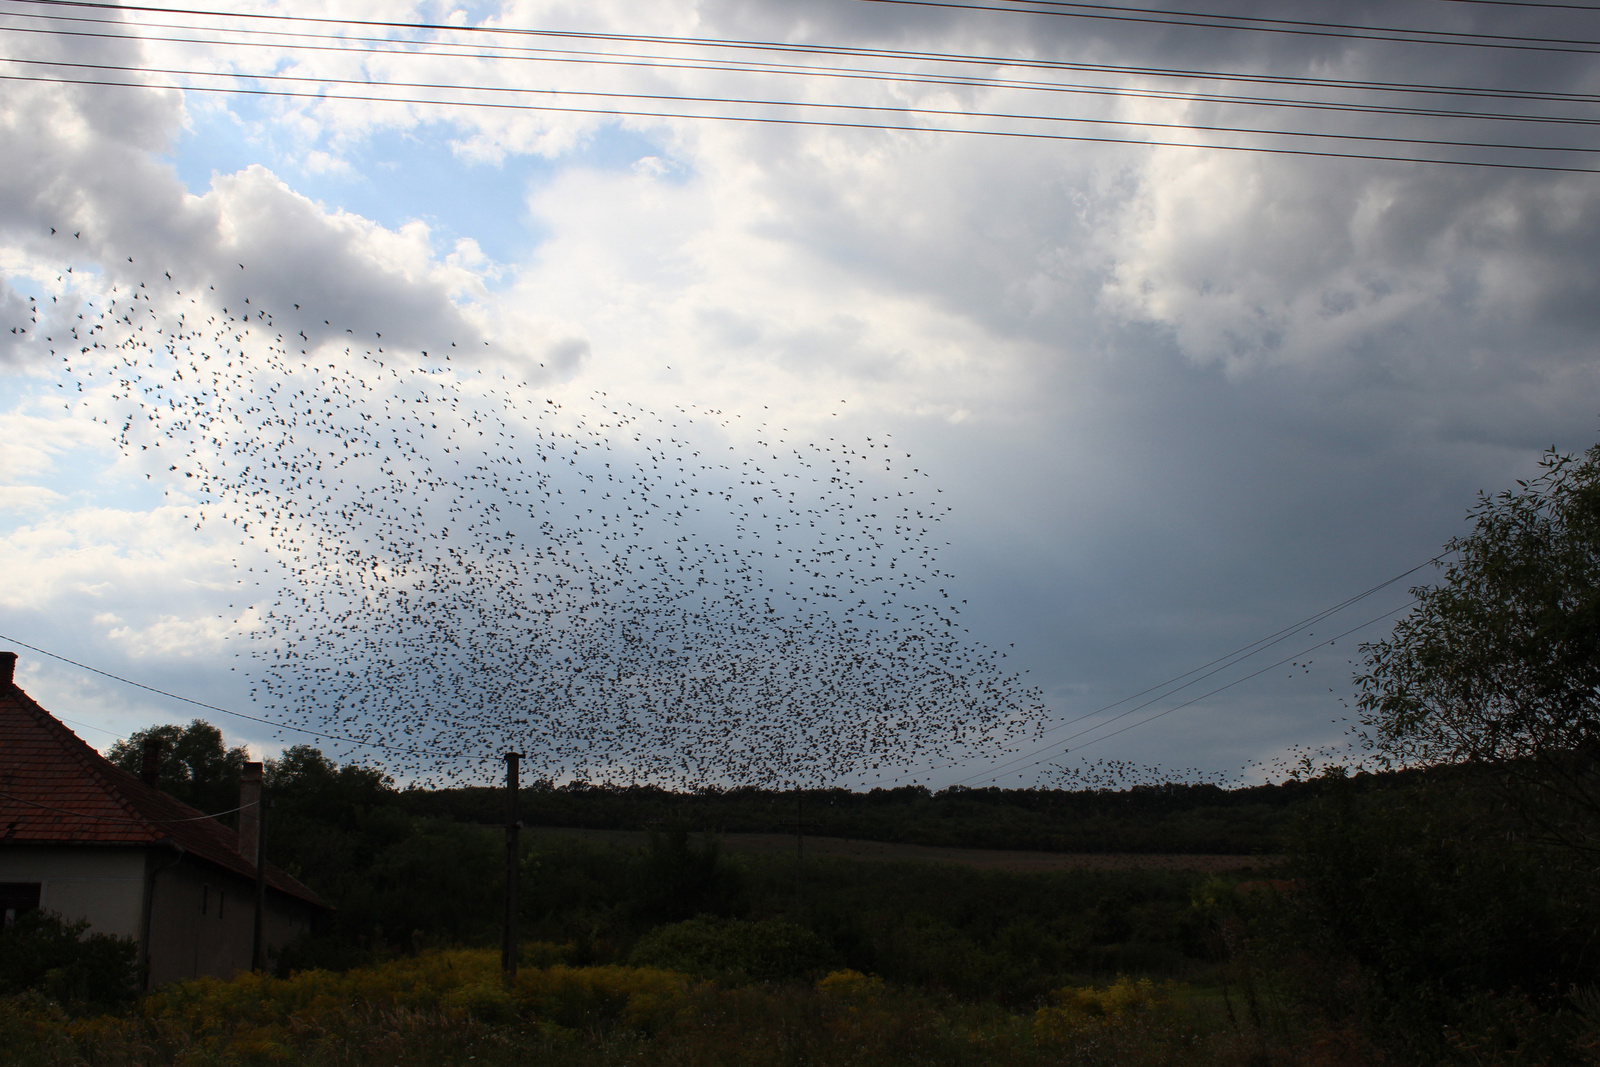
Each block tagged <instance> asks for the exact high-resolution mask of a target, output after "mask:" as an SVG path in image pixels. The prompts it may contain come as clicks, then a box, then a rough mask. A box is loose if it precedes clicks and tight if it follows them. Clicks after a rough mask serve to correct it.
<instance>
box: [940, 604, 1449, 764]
mask: <svg viewBox="0 0 1600 1067" xmlns="http://www.w3.org/2000/svg"><path fill="white" fill-rule="evenodd" d="M1417 603H1418V601H1416V600H1413V601H1411V602H1410V603H1407V604H1402V605H1400V606H1399V607H1397V608H1392V609H1390V610H1389V611H1386V612H1384V613H1383V614H1382V615H1378V616H1375V617H1374V618H1371V619H1368V620H1367V621H1366V622H1363V623H1360V624H1359V625H1356V626H1352V627H1351V628H1350V629H1348V630H1346V631H1344V632H1343V633H1340V634H1335V635H1334V636H1333V637H1330V638H1328V639H1327V640H1326V641H1318V642H1317V643H1316V644H1314V645H1307V646H1306V647H1305V648H1303V649H1301V650H1300V651H1299V652H1296V653H1294V654H1293V655H1290V656H1285V657H1284V658H1283V659H1280V660H1279V661H1278V662H1276V663H1269V664H1267V665H1266V666H1265V667H1262V668H1261V669H1260V670H1257V671H1253V672H1251V673H1250V674H1247V675H1245V676H1244V677H1242V678H1235V679H1234V680H1233V681H1231V682H1228V683H1226V684H1224V685H1219V686H1218V687H1217V688H1215V689H1213V690H1211V691H1210V692H1208V693H1201V694H1200V695H1199V696H1197V697H1191V698H1190V699H1188V700H1185V701H1184V702H1183V703H1182V704H1177V705H1174V706H1173V707H1170V708H1167V709H1165V710H1163V711H1158V712H1156V713H1155V714H1154V715H1151V716H1149V717H1148V718H1144V719H1140V720H1139V721H1137V722H1132V723H1129V724H1128V725H1127V726H1124V727H1122V728H1121V729H1120V730H1113V731H1111V732H1110V733H1109V734H1102V735H1101V736H1099V737H1096V738H1093V739H1091V740H1089V741H1085V742H1084V743H1083V744H1081V745H1079V746H1078V747H1077V749H1067V748H1062V749H1061V752H1060V753H1059V754H1060V755H1063V756H1064V755H1066V754H1067V753H1068V752H1071V751H1080V750H1082V749H1085V748H1088V747H1089V746H1090V745H1096V744H1099V743H1100V742H1101V741H1107V740H1110V739H1111V738H1113V737H1116V736H1117V735H1119V734H1125V733H1127V732H1128V731H1129V730H1132V729H1134V728H1135V727H1139V726H1143V725H1145V724H1146V723H1151V722H1154V721H1156V720H1157V719H1160V718H1164V717H1165V716H1168V715H1171V714H1172V713H1173V712H1175V711H1181V710H1183V709H1184V708H1187V707H1189V706H1190V705H1192V704H1198V703H1199V702H1200V701H1202V700H1205V699H1207V698H1209V697H1214V696H1216V695H1217V694H1218V693H1221V692H1223V691H1224V690H1227V689H1232V688H1233V687H1234V686H1236V685H1239V684H1241V683H1243V682H1248V681H1250V680H1251V679H1252V678H1259V677H1260V676H1261V675H1263V674H1265V673H1267V672H1268V671H1270V670H1274V669H1276V668H1278V667H1281V666H1283V665H1284V664H1285V663H1293V662H1294V661H1295V660H1297V659H1299V658H1300V657H1301V656H1304V655H1305V654H1306V653H1308V652H1315V651H1316V650H1317V649H1319V648H1322V647H1323V646H1324V645H1331V644H1333V643H1334V642H1336V641H1339V640H1341V639H1343V638H1345V637H1349V636H1350V635H1351V634H1353V633H1356V632H1358V631H1360V630H1364V629H1366V628H1367V627H1368V626H1371V625H1372V624H1373V623H1377V622H1382V621H1383V620H1384V619H1387V618H1388V617H1389V616H1391V615H1394V614H1396V613H1397V612H1401V611H1405V610H1406V609H1407V608H1410V607H1413V606H1415V605H1416V604H1417ZM1135 710H1137V709H1135ZM1123 714H1124V715H1125V714H1128V713H1127V712H1124V713H1123ZM1120 718H1122V716H1121V715H1117V716H1114V717H1112V718H1110V719H1107V720H1106V721H1105V722H1102V723H1098V724H1096V725H1094V726H1091V727H1089V728H1088V729H1086V730H1080V731H1078V732H1077V733H1075V734H1072V735H1071V736H1069V737H1064V738H1062V739H1060V740H1059V741H1053V742H1051V743H1050V744H1049V745H1046V746H1044V747H1043V748H1037V749H1034V750H1033V751H1032V752H1028V753H1025V754H1023V755H1021V756H1019V757H1017V759H1015V760H1012V761H1011V762H1010V763H1008V764H1003V765H1002V766H1003V767H1006V768H1010V767H1014V766H1015V765H1016V764H1017V763H1018V762H1019V761H1020V760H1025V759H1030V758H1031V757H1034V756H1038V757H1039V758H1038V759H1035V760H1033V762H1031V763H1028V764H1026V765H1025V767H1024V769H1026V768H1028V767H1037V766H1038V765H1039V764H1041V763H1043V762H1044V761H1045V760H1046V759H1047V758H1049V755H1047V753H1050V752H1051V750H1053V749H1055V748H1057V747H1058V746H1063V745H1065V744H1066V743H1067V742H1069V741H1072V740H1074V739H1075V738H1078V737H1082V736H1084V735H1085V734H1090V733H1093V732H1094V731H1096V730H1099V729H1101V728H1102V727H1105V726H1109V725H1110V724H1111V723H1113V722H1115V721H1116V720H1117V719H1120ZM1004 773H1007V774H1009V773H1011V772H1010V770H1009V769H1008V770H1006V771H1005V772H1004ZM999 777H1000V773H999V772H998V771H997V772H996V773H995V774H992V775H986V774H984V773H983V772H980V773H978V774H974V775H970V776H968V777H966V778H962V779H959V780H958V781H955V782H952V783H950V784H951V785H952V786H955V785H963V784H965V783H967V782H972V781H977V780H980V779H982V780H984V781H994V780H995V779H997V778H999Z"/></svg>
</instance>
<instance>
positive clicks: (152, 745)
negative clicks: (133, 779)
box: [139, 737, 161, 789]
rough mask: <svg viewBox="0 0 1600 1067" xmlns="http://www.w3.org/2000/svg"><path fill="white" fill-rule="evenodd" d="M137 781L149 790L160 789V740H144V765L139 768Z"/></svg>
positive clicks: (148, 738) (155, 738) (150, 738)
mask: <svg viewBox="0 0 1600 1067" xmlns="http://www.w3.org/2000/svg"><path fill="white" fill-rule="evenodd" d="M139 781H141V782H143V783H144V784H145V785H147V786H149V787H150V788H151V789H160V788H161V738H159V737H147V738H145V739H144V763H142V764H141V765H140V766H139Z"/></svg>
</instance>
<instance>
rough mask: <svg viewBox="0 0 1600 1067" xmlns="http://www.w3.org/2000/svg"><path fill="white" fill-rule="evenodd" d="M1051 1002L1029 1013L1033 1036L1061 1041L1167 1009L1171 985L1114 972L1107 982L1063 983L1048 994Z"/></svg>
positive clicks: (1050, 1041) (1170, 1005)
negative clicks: (1100, 983)
mask: <svg viewBox="0 0 1600 1067" xmlns="http://www.w3.org/2000/svg"><path fill="white" fill-rule="evenodd" d="M1051 1000H1052V1001H1053V1002H1054V1003H1051V1004H1048V1005H1046V1006H1045V1007H1043V1008H1040V1009H1039V1010H1038V1012H1036V1013H1035V1014H1034V1017H1033V1033H1034V1039H1035V1040H1037V1041H1038V1042H1039V1043H1040V1044H1046V1045H1048V1044H1061V1043H1063V1042H1067V1041H1071V1040H1074V1039H1077V1038H1081V1037H1083V1036H1084V1035H1085V1034H1090V1033H1093V1032H1095V1031H1098V1030H1104V1029H1108V1028H1116V1027H1121V1026H1127V1025H1129V1024H1130V1023H1133V1022H1134V1021H1136V1020H1142V1019H1149V1018H1150V1017H1152V1016H1156V1015H1159V1014H1164V1013H1168V1012H1170V1011H1171V1010H1172V1008H1173V1006H1174V1001H1173V988H1172V986H1171V985H1161V986H1157V985H1156V984H1155V983H1154V982H1152V981H1151V980H1150V979H1148V978H1140V979H1138V980H1137V981H1135V980H1134V979H1131V978H1129V977H1127V976H1126V975H1118V976H1117V980H1116V981H1115V982H1113V983H1112V984H1111V985H1108V986H1065V987H1063V988H1061V989H1058V990H1056V991H1055V992H1054V993H1052V994H1051Z"/></svg>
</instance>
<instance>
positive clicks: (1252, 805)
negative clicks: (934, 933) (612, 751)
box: [404, 782, 1318, 855]
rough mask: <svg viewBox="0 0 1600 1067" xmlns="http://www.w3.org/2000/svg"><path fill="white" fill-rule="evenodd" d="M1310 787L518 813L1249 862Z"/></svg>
mask: <svg viewBox="0 0 1600 1067" xmlns="http://www.w3.org/2000/svg"><path fill="white" fill-rule="evenodd" d="M1317 789H1318V786H1317V785H1316V784H1315V783H1303V782H1288V783H1285V784H1282V785H1264V786H1258V787H1253V788H1244V789H1223V788H1221V787H1219V786H1215V785H1185V784H1171V783H1168V784H1162V785H1150V786H1137V787H1134V788H1132V789H1125V790H1110V789H1105V790H1065V789H995V788H989V789H965V788H961V787H956V788H953V789H947V790H944V791H942V792H939V793H932V792H930V791H929V790H927V789H926V788H924V787H922V786H904V787H901V788H898V789H874V790H872V791H870V792H865V793H858V792H852V791H850V790H847V789H810V790H805V791H803V792H801V793H799V794H797V793H795V792H774V791H771V790H765V789H730V790H712V789H707V790H701V791H699V792H695V793H675V792H669V791H667V790H662V789H655V788H651V787H649V786H608V785H593V784H590V783H587V782H575V783H570V784H567V785H564V786H561V787H559V788H557V787H553V786H551V785H550V784H549V783H535V784H534V786H533V787H532V788H527V789H524V790H523V791H522V802H521V810H522V817H523V821H524V822H527V823H528V824H530V825H533V826H564V827H581V828H585V829H596V830H601V829H603V830H637V829H644V828H646V827H650V826H658V825H665V824H681V825H684V826H688V827H692V828H693V829H696V830H706V831H713V832H717V833H794V830H795V825H796V822H798V823H799V824H800V825H801V826H802V827H803V828H804V830H805V832H806V833H808V834H813V835H817V836H821V837H847V838H856V839H859V840H865V841H892V842H898V843H906V844H917V845H945V846H951V847H955V848H999V849H1025V850H1034V851H1054V852H1191V853H1193V852H1213V853H1226V854H1237V855H1253V854H1260V853H1271V852H1277V851H1280V850H1281V849H1282V847H1283V843H1284V834H1285V832H1286V829H1287V825H1288V819H1287V815H1288V811H1289V809H1290V808H1291V807H1292V806H1293V805H1294V804H1295V803H1297V802H1298V801H1300V800H1302V799H1304V798H1305V797H1307V796H1309V795H1312V794H1314V793H1315V792H1316V791H1317ZM404 799H405V806H406V809H407V810H408V811H410V812H412V813H413V814H416V815H423V816H437V817H443V818H450V819H457V820H461V821H468V822H482V823H495V822H502V821H503V820H504V819H505V814H504V812H505V801H504V798H503V796H502V794H501V793H500V792H499V791H498V790H494V789H471V788H468V789H444V790H428V791H423V790H417V791H408V792H407V793H406V794H405V798H404Z"/></svg>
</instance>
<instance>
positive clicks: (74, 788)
mask: <svg viewBox="0 0 1600 1067" xmlns="http://www.w3.org/2000/svg"><path fill="white" fill-rule="evenodd" d="M46 844H48V845H99V846H117V845H131V846H140V845H143V846H153V847H160V846H166V847H172V846H177V847H179V848H182V849H183V850H184V851H185V852H186V853H188V854H189V855H192V856H195V857H197V858H199V859H203V860H207V861H209V862H211V863H214V864H216V865H217V866H219V867H223V868H226V869H227V870H230V871H233V872H234V873H236V874H240V875H243V876H244V877H246V878H250V879H254V878H255V876H256V866H255V864H254V863H252V862H250V861H249V860H247V859H245V858H244V857H243V856H241V855H239V835H238V834H237V833H235V832H234V831H232V830H230V829H228V828H227V827H226V826H223V825H222V824H221V823H219V822H217V821H216V820H215V819H212V818H209V817H208V816H206V814H205V813H204V812H201V811H197V810H195V809H194V808H191V807H190V806H189V805H187V804H185V803H183V802H182V801H180V800H177V799H174V798H173V797H170V796H168V795H167V794H165V793H163V792H161V790H159V789H152V788H151V787H150V786H147V785H145V784H144V783H143V782H142V781H140V780H139V779H138V778H137V777H136V776H134V775H131V774H129V773H128V772H127V771H124V770H122V769H121V768H119V767H114V766H112V765H111V763H109V762H108V761H107V760H106V759H105V757H103V756H101V755H100V753H98V752H96V751H95V750H94V749H92V748H90V747H89V746H88V745H87V744H85V743H84V741H83V740H82V739H81V738H79V737H78V735H77V734H75V733H73V732H72V731H71V730H69V729H67V728H66V727H65V726H64V725H62V724H61V723H60V722H59V721H57V720H56V719H55V717H54V716H52V715H51V714H50V713H49V712H48V711H45V710H44V708H42V707H40V706H39V705H38V704H37V703H36V702H35V701H34V700H33V698H31V697H30V696H28V694H26V693H24V692H23V691H22V690H21V689H19V688H17V686H16V685H14V684H12V685H7V684H5V683H4V682H3V681H0V848H3V847H5V846H7V845H46ZM266 867H267V885H269V886H271V887H272V888H273V889H276V890H278V891H279V892H281V893H286V894H288V895H289V896H292V897H296V898H298V899H300V900H303V901H306V902H307V903H310V904H314V905H316V906H318V907H326V905H324V904H323V903H322V901H321V900H319V899H318V898H317V895H316V894H315V893H313V892H312V891H311V890H310V889H307V888H306V887H305V886H304V885H301V884H300V883H299V882H298V881H296V880H295V879H293V878H291V877H290V876H289V875H287V874H285V873H284V872H283V871H281V870H279V869H278V868H277V867H274V866H273V865H272V864H270V863H269V864H267V865H266Z"/></svg>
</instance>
